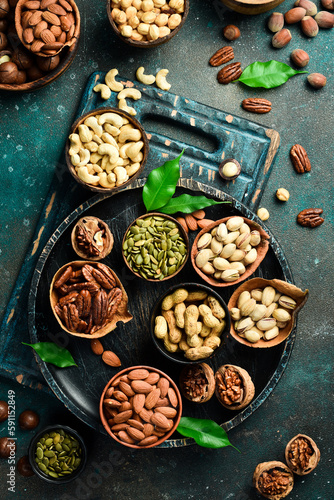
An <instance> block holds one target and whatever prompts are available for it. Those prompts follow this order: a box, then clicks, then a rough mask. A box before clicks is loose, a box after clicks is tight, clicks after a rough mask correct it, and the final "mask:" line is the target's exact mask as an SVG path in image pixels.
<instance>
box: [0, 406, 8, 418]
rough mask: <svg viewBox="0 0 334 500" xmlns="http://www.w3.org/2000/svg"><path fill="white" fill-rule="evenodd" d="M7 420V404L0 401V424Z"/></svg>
mask: <svg viewBox="0 0 334 500" xmlns="http://www.w3.org/2000/svg"><path fill="white" fill-rule="evenodd" d="M7 418H8V403H7V401H0V422H4V421H5V420H7Z"/></svg>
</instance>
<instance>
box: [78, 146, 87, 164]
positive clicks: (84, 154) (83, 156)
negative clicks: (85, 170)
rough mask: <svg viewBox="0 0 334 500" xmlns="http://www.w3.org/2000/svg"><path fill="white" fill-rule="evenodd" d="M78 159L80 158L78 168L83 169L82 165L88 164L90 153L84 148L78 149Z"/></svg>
mask: <svg viewBox="0 0 334 500" xmlns="http://www.w3.org/2000/svg"><path fill="white" fill-rule="evenodd" d="M79 157H80V163H79V164H78V167H83V166H84V165H87V163H89V160H90V151H89V150H88V149H85V148H80V151H79Z"/></svg>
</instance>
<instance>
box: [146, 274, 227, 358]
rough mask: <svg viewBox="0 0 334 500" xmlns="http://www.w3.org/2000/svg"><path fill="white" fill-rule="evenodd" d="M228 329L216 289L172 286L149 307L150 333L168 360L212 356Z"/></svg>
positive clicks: (223, 308) (195, 285)
mask: <svg viewBox="0 0 334 500" xmlns="http://www.w3.org/2000/svg"><path fill="white" fill-rule="evenodd" d="M229 330H230V316H229V312H228V309H227V306H226V304H225V302H224V301H223V299H222V298H221V297H220V295H218V293H217V292H215V291H214V290H212V289H211V288H209V287H207V286H205V285H199V284H198V283H184V284H182V285H174V286H173V287H171V288H170V289H169V290H167V291H166V292H165V293H164V294H163V295H162V296H161V297H159V298H158V300H157V301H156V303H155V304H154V305H153V307H152V310H151V320H150V332H151V337H152V340H153V343H154V345H155V346H156V348H157V349H158V350H159V351H160V352H161V353H162V354H163V355H164V356H165V357H167V358H168V359H169V360H170V361H174V362H177V363H182V364H195V363H198V361H204V360H208V359H210V358H212V357H213V356H215V355H216V354H217V353H218V352H219V350H220V349H221V348H222V346H223V338H224V336H225V335H227V333H228V332H229Z"/></svg>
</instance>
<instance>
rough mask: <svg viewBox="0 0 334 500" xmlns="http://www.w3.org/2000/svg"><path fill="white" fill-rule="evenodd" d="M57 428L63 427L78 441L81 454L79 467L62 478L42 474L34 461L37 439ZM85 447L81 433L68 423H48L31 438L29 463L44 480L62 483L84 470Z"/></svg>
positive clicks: (67, 481)
mask: <svg viewBox="0 0 334 500" xmlns="http://www.w3.org/2000/svg"><path fill="white" fill-rule="evenodd" d="M57 429H63V430H64V431H65V432H67V433H68V434H71V435H73V436H74V437H75V438H76V439H77V440H78V441H79V442H80V446H81V450H82V456H81V464H80V466H79V468H78V469H77V470H76V471H74V472H73V474H70V475H69V476H65V477H62V478H50V477H49V476H47V475H46V474H44V473H43V472H42V471H41V470H40V469H39V468H38V467H37V466H36V462H35V449H36V444H37V442H38V440H39V439H40V438H41V437H43V435H44V434H46V433H47V432H49V431H55V430H57ZM87 454H88V453H87V447H86V444H85V442H84V440H83V438H82V437H81V435H80V434H79V433H78V431H76V430H75V429H73V428H72V427H69V426H68V425H63V424H58V425H57V424H54V425H48V426H47V427H44V428H43V429H42V430H40V431H39V432H37V433H36V434H35V435H34V436H33V437H32V439H31V441H30V444H29V448H28V457H29V462H30V465H31V467H32V469H33V471H34V473H35V474H36V476H38V477H40V478H41V479H43V480H44V481H47V482H48V483H53V484H64V483H69V482H71V481H73V480H74V479H76V478H77V477H78V476H79V475H80V474H81V473H82V471H83V470H84V468H85V466H86V463H87Z"/></svg>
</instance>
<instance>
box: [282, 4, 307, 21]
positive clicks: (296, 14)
mask: <svg viewBox="0 0 334 500" xmlns="http://www.w3.org/2000/svg"><path fill="white" fill-rule="evenodd" d="M305 16H306V9H303V8H302V7H295V8H294V9H290V10H288V12H286V13H285V14H284V19H285V22H286V23H287V24H295V23H299V21H301V20H302V19H303V17H305Z"/></svg>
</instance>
